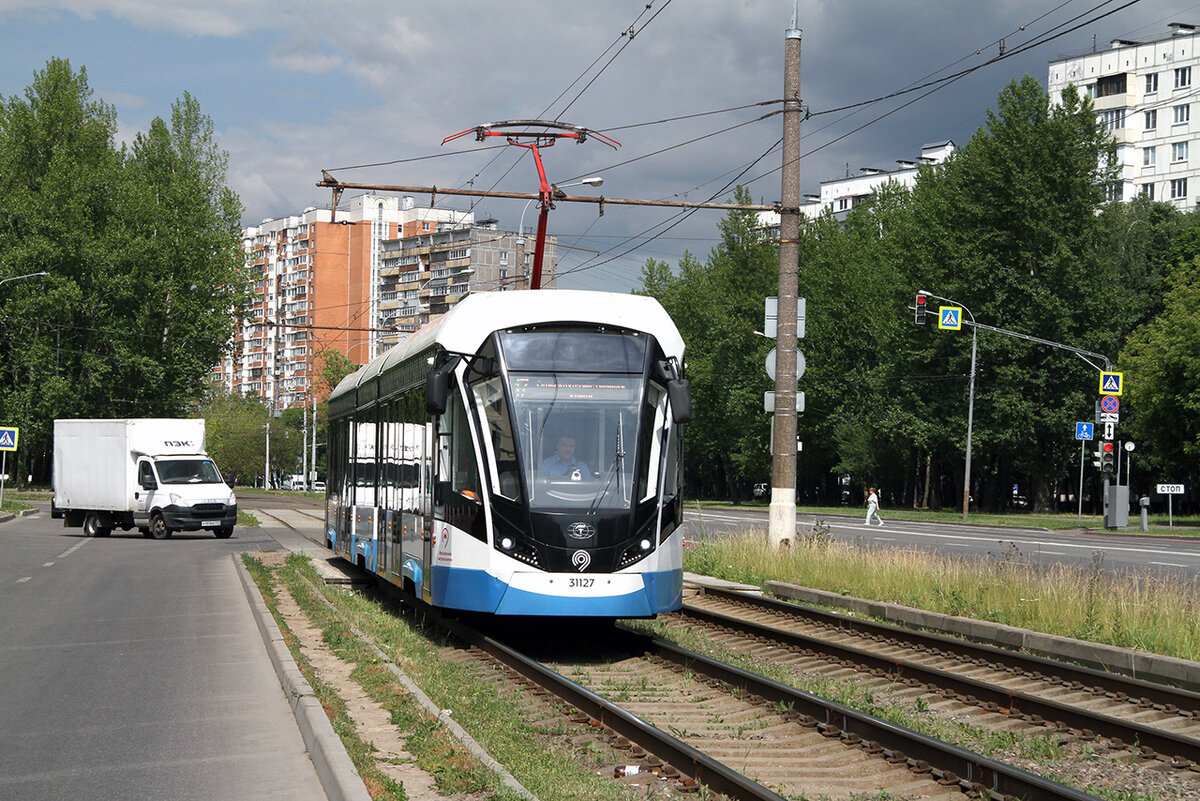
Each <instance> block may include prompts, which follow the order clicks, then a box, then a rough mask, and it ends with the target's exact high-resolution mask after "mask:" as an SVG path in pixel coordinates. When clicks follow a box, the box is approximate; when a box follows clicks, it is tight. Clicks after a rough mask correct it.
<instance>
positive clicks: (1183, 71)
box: [1175, 67, 1192, 89]
mask: <svg viewBox="0 0 1200 801" xmlns="http://www.w3.org/2000/svg"><path fill="white" fill-rule="evenodd" d="M1191 85H1192V68H1191V67H1176V68H1175V88H1176V89H1187V88H1188V87H1189V86H1191Z"/></svg>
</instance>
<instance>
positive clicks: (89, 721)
mask: <svg viewBox="0 0 1200 801" xmlns="http://www.w3.org/2000/svg"><path fill="white" fill-rule="evenodd" d="M268 531H269V528H268V527H265V526H264V527H259V528H251V529H244V528H238V529H236V530H235V533H234V536H233V538H232V539H229V540H218V539H215V538H214V537H213V536H212V535H211V534H209V533H207V532H203V533H199V532H198V533H195V534H177V535H175V537H173V538H171V539H169V540H163V541H155V540H149V539H145V538H143V537H142V536H140V535H139V534H137V533H136V532H133V533H132V534H122V533H119V532H118V533H114V535H113V536H112V537H109V538H101V539H87V538H85V537H83V536H82V534H81V530H80V529H67V528H63V527H62V523H61V521H59V520H51V519H50V518H49V515H48V514H46V513H45V512H42V513H39V514H38V515H36V516H34V517H19V518H17V519H15V520H11V521H8V522H5V523H0V798H4V799H10V798H11V799H22V801H35V800H36V799H55V801H58V800H59V799H63V798H86V799H141V798H146V799H149V798H153V799H198V800H199V799H203V800H204V801H211V800H212V799H247V798H254V799H275V798H278V799H288V801H301V800H308V799H312V800H314V801H315V799H325V797H326V796H325V794H324V792H323V791H322V790H321V786H320V783H319V781H318V779H317V775H316V771H315V770H314V768H313V765H312V762H311V761H310V760H309V757H308V755H307V753H306V752H305V749H304V743H303V741H302V739H301V735H300V732H299V729H298V727H297V725H296V720H295V718H294V716H293V714H292V711H291V709H290V707H289V706H288V703H287V701H286V699H285V698H284V697H283V691H282V688H281V687H280V683H279V679H278V678H277V676H276V675H275V672H274V669H273V668H272V665H271V662H270V659H269V657H268V656H267V653H266V649H265V646H264V645H263V641H262V636H261V635H260V634H259V631H258V629H257V628H256V626H255V623H254V619H253V616H252V613H251V610H250V606H249V603H248V601H247V599H246V596H245V593H244V592H243V590H242V587H241V583H240V581H239V579H238V576H237V573H236V571H235V567H234V564H233V561H232V555H233V554H235V553H239V552H241V551H244V550H257V549H262V550H273V549H276V548H278V547H279V546H278V544H277V543H276V541H275V540H274V539H273V538H272V537H271V536H270V535H269V534H268V533H267V532H268Z"/></svg>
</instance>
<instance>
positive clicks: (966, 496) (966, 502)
mask: <svg viewBox="0 0 1200 801" xmlns="http://www.w3.org/2000/svg"><path fill="white" fill-rule="evenodd" d="M917 294H918V295H924V296H925V297H927V298H935V299H936V300H944V301H946V302H947V303H952V304H954V305H955V306H961V307H962V310H963V311H964V312H966V313H967V316H968V317H970V318H971V381H970V389H969V390H968V392H967V461H966V465H965V466H964V467H963V520H966V519H967V515H968V513H969V509H970V504H971V429H972V427H973V426H974V423H975V352H976V342H977V339H978V337H977V336H976V335H977V333H978V331H979V329H978V328H976V326H975V315H973V314H971V310H970V309H968V308H967V307H966V306H964V305H963V304H962V303H959V302H958V301H957V300H951V299H950V298H943V297H942V296H941V295H935V294H933V293H932V292H926V291H925V290H924V289H922V290H920V291H919V292H917Z"/></svg>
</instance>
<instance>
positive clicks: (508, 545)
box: [500, 537, 513, 551]
mask: <svg viewBox="0 0 1200 801" xmlns="http://www.w3.org/2000/svg"><path fill="white" fill-rule="evenodd" d="M500 547H501V548H503V549H504V550H506V551H511V550H512V547H513V541H512V540H511V539H510V538H508V537H505V538H504V539H502V540H500Z"/></svg>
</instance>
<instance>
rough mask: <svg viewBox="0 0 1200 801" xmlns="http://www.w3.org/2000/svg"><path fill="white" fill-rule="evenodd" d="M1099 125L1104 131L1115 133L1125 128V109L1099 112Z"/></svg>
mask: <svg viewBox="0 0 1200 801" xmlns="http://www.w3.org/2000/svg"><path fill="white" fill-rule="evenodd" d="M1100 124H1101V125H1103V126H1104V130H1106V131H1115V130H1117V129H1118V128H1124V127H1125V109H1123V108H1113V109H1109V110H1107V111H1101V112H1100Z"/></svg>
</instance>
